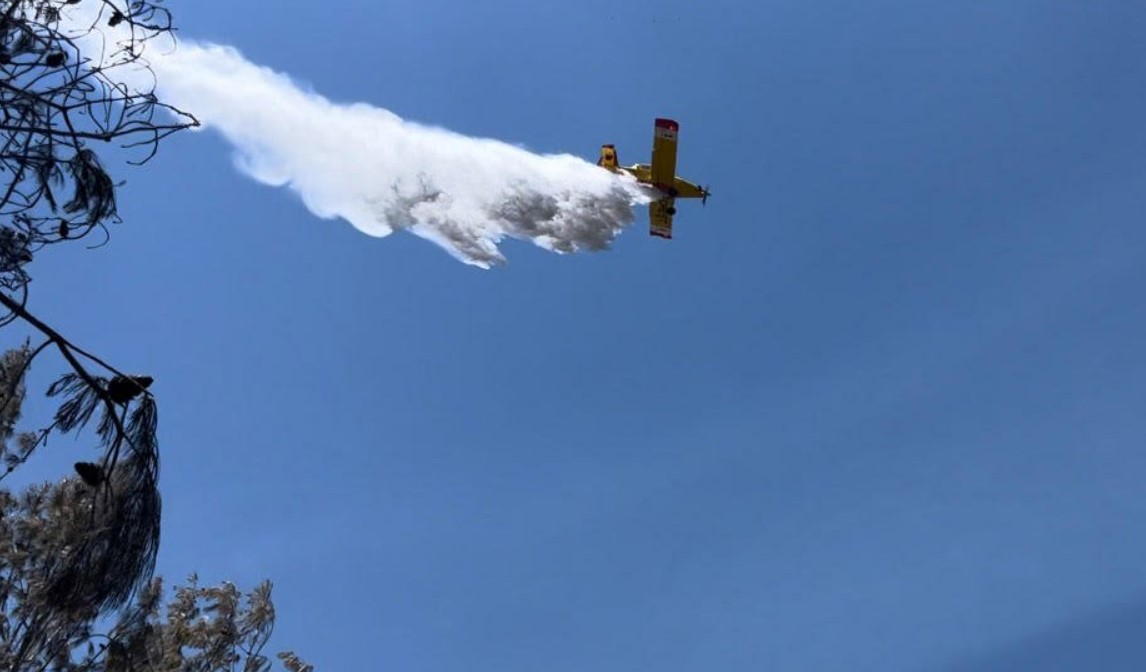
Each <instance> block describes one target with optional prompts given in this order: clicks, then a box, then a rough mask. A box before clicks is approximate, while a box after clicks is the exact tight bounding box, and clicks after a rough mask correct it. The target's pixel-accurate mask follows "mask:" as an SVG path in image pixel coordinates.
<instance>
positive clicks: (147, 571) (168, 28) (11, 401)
mask: <svg viewBox="0 0 1146 672" xmlns="http://www.w3.org/2000/svg"><path fill="white" fill-rule="evenodd" d="M171 33H172V25H171V17H170V14H169V13H168V11H167V10H166V9H164V8H163V7H161V6H160V0H0V115H2V116H0V305H2V306H3V309H2V310H3V311H6V312H2V313H0V329H2V328H4V327H7V326H9V325H12V324H14V323H17V322H21V323H23V325H25V326H27V327H31V328H32V329H33V330H34V331H35V332H38V334H39V336H38V339H39V340H38V342H35V343H33V342H32V341H29V342H28V343H26V344H25V345H24V346H23V347H21V348H17V349H15V350H13V351H10V352H8V353H7V354H6V355H5V356H4V357H3V359H2V360H0V439H2V440H3V445H2V446H0V457H2V458H3V460H4V462H5V465H6V466H5V471H4V473H3V475H0V480H2V479H3V478H4V476H6V475H7V474H8V473H11V472H12V471H13V470H14V469H16V468H18V467H19V466H20V465H21V464H23V463H24V461H25V460H27V459H28V457H29V456H30V455H31V454H32V453H33V452H34V451H35V450H36V449H37V448H39V447H40V446H43V445H44V443H45V442H46V441H47V439H48V438H49V436H51V435H52V434H54V433H78V432H85V431H93V432H94V434H95V437H96V438H97V439H98V446H99V449H100V451H101V454H100V456H99V458H98V459H97V460H95V461H90V462H89V461H81V462H77V463H76V471H77V473H78V474H79V475H80V477H81V478H80V479H78V480H75V482H74V483H72V484H70V485H67V486H64V487H62V489H59V490H54V491H51V493H50V495H51V497H56V498H63V500H66V502H67V503H68V505H69V506H72V507H81V506H82V507H86V513H85V516H86V520H85V522H84V524H82V525H78V526H77V527H75V529H71V530H70V531H69V534H70V535H71V536H69V543H68V545H67V546H66V549H65V550H63V551H61V552H59V553H55V554H54V555H52V556H50V562H49V561H45V562H43V563H42V564H41V565H39V566H38V568H37V570H36V571H37V572H39V574H38V575H37V577H36V578H35V581H34V584H35V591H34V592H35V596H36V600H37V601H36V603H35V607H36V608H37V609H40V611H39V612H36V613H37V614H38V615H37V618H41V619H47V620H46V621H44V622H43V623H39V622H38V621H35V619H32V620H31V621H29V620H27V619H28V618H30V617H27V618H25V621H27V624H26V625H25V626H24V627H25V630H23V631H22V632H23V635H21V636H22V637H23V639H22V640H21V641H24V642H30V641H34V639H35V638H34V637H33V635H35V636H36V637H41V639H42V638H43V637H49V638H51V637H56V636H57V635H59V634H60V633H61V632H63V631H61V630H58V627H64V626H59V625H58V624H60V623H73V622H76V623H78V622H83V619H84V618H89V617H90V618H95V617H97V616H98V615H99V614H101V613H107V612H110V611H111V610H114V609H117V608H120V607H123V606H124V605H126V604H128V603H129V602H130V601H131V598H132V596H133V595H134V594H136V592H137V591H138V589H139V588H140V587H142V586H146V585H147V582H148V581H149V579H150V577H151V574H152V572H153V569H154V565H155V557H156V553H157V551H158V547H159V531H160V525H159V523H160V509H161V505H160V496H159V490H158V477H159V448H158V442H157V439H156V426H157V422H158V411H157V406H156V403H155V398H154V396H153V395H152V394H151V392H149V391H148V388H149V386H150V385H151V383H152V379H151V378H150V377H148V376H143V375H136V374H129V373H125V372H124V371H121V370H119V369H117V368H115V367H114V366H112V365H111V364H109V363H107V362H105V361H104V360H102V359H100V358H99V357H97V356H96V355H94V354H92V353H90V352H88V351H86V350H84V349H82V348H81V347H79V346H77V345H76V344H75V343H74V342H72V341H71V340H69V339H67V338H65V337H64V336H63V335H62V334H60V333H59V332H58V331H56V330H55V329H53V328H52V327H51V326H49V325H48V324H47V323H46V322H44V321H43V320H41V319H39V318H38V317H36V316H35V315H34V314H33V313H32V312H31V311H30V310H29V308H28V303H29V301H28V299H29V292H28V289H29V281H30V277H29V275H28V273H27V270H26V269H27V266H28V264H29V263H30V262H31V261H32V260H33V259H34V258H35V257H36V256H37V255H39V254H42V253H43V252H44V251H45V250H46V249H47V248H48V247H50V246H52V245H56V244H61V243H65V242H67V243H71V242H78V241H83V240H88V239H89V237H90V236H91V235H92V234H93V233H95V232H99V233H101V234H102V238H101V239H98V240H97V242H96V245H102V244H104V243H105V242H106V241H107V239H108V232H109V229H108V227H109V225H111V224H115V223H118V222H119V221H120V220H119V218H118V216H117V214H116V189H117V187H118V185H117V184H116V182H115V181H114V180H113V179H112V177H111V176H110V175H109V173H108V172H107V170H106V169H105V168H104V163H103V161H101V157H100V155H99V154H97V151H96V148H99V150H100V151H101V152H103V153H104V157H103V158H107V157H108V156H109V155H110V156H111V157H114V158H116V159H123V160H125V161H127V162H129V163H135V164H139V163H143V162H146V161H147V160H148V159H150V158H151V157H152V156H153V155H154V154H155V151H156V150H157V148H158V145H159V143H160V142H161V141H162V140H163V139H164V138H166V137H167V136H169V135H170V134H172V133H174V132H176V131H179V130H181V129H185V128H188V127H190V126H195V125H197V122H196V121H195V119H194V118H193V117H191V116H190V115H188V114H186V113H184V112H182V111H180V110H178V109H175V108H174V107H172V106H170V105H167V104H165V103H163V102H161V101H160V100H159V99H158V97H157V96H156V95H155V92H154V78H153V77H152V76H151V74H150V70H149V69H148V67H147V63H146V61H145V60H144V58H143V53H144V46H145V45H146V44H147V43H148V42H150V41H153V40H156V39H161V38H169V37H170V36H171ZM125 82H130V84H128V83H125ZM89 246H90V242H89ZM49 352H54V353H56V354H58V355H59V356H60V358H61V359H62V361H63V364H64V365H65V366H66V369H67V372H66V373H64V374H63V375H62V376H61V377H60V378H59V379H58V380H56V382H54V383H53V384H52V385H51V386H50V387H49V388H48V390H47V393H48V395H49V396H52V397H57V398H58V399H59V400H60V405H59V407H58V409H57V411H56V413H55V415H54V418H53V421H52V422H51V424H50V425H49V426H47V427H44V428H42V429H40V430H38V431H34V432H22V433H18V432H16V430H15V427H16V423H17V421H18V419H19V408H20V406H21V403H22V401H23V398H24V395H25V392H26V391H25V389H24V385H25V382H24V381H25V374H26V372H27V370H28V367H29V366H30V365H31V364H32V362H33V360H35V359H37V358H38V357H39V356H41V355H43V354H45V353H49ZM43 496H44V497H47V496H48V494H47V493H46V494H43ZM28 506H31V504H28ZM0 540H2V538H0ZM28 595H31V593H28V594H27V595H25V597H28ZM65 615H66V617H65ZM74 618H78V619H79V620H78V621H76V620H69V619H74ZM61 619H62V620H61ZM22 622H24V621H22ZM37 623H39V625H38V626H37V627H39V630H36V629H35V628H32V626H33V625H37ZM44 623H54V624H57V625H53V626H52V627H57V626H58V627H57V630H52V628H47V629H46V630H45V628H46V627H47V626H45V625H44ZM67 627H72V626H71V625H68V626H67ZM66 629H67V628H65V630H66ZM52 633H55V634H52ZM65 634H66V633H65ZM61 636H62V635H61ZM29 638H32V639H29ZM0 640H5V641H6V640H7V638H5V637H0ZM36 641H39V640H36ZM44 641H46V640H44ZM52 641H56V640H52ZM60 641H68V640H67V637H66V636H65V637H64V639H63V640H60ZM40 643H41V644H42V641H41V642H40ZM37 645H39V644H37ZM24 657H26V656H22V657H18V658H19V659H20V660H23V658H24ZM61 669H62V668H61Z"/></svg>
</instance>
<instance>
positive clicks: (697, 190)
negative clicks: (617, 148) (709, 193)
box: [616, 163, 705, 198]
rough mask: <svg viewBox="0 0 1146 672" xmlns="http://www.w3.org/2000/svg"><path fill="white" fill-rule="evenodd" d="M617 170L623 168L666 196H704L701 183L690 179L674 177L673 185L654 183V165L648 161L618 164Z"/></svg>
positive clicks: (639, 180)
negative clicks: (629, 164) (697, 183)
mask: <svg viewBox="0 0 1146 672" xmlns="http://www.w3.org/2000/svg"><path fill="white" fill-rule="evenodd" d="M616 169H617V170H623V171H625V172H626V173H628V174H630V175H632V176H633V177H635V178H637V181H638V182H641V183H644V184H648V185H651V186H653V187H656V188H657V189H659V190H660V191H661V192H663V193H664V195H665V196H671V197H673V198H703V197H704V193H705V191H704V189H703V188H702V187H700V186H699V185H696V184H693V183H692V182H689V181H688V180H685V179H681V178H680V177H675V176H674V177H673V182H672V185H660V184H653V180H652V166H650V165H649V164H647V163H634V164H633V165H631V166H617V168H616Z"/></svg>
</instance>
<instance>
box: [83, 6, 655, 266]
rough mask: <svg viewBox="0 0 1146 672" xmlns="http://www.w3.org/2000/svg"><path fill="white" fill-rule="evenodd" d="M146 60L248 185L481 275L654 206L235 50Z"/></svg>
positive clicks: (168, 51)
mask: <svg viewBox="0 0 1146 672" xmlns="http://www.w3.org/2000/svg"><path fill="white" fill-rule="evenodd" d="M87 18H88V17H86V16H84V17H77V20H76V25H80V24H82V23H85V21H86V19H87ZM85 25H89V26H90V25H92V24H91V23H86V24H85ZM105 30H106V29H105ZM91 44H92V46H93V47H94V42H92V43H91ZM146 58H147V61H148V62H149V63H150V65H151V67H152V69H153V70H154V71H155V75H156V79H157V81H158V93H159V96H160V99H161V100H163V101H164V102H166V103H170V104H172V105H175V106H176V107H178V108H180V109H183V110H185V111H187V112H190V113H191V114H193V115H195V117H196V118H198V119H199V121H200V122H201V123H202V124H203V126H204V127H205V128H208V129H214V130H215V131H218V132H219V133H221V134H222V135H223V136H224V137H226V138H227V140H228V141H230V142H231V144H232V145H234V147H235V149H236V163H237V165H238V167H239V169H240V170H242V171H243V172H245V173H247V174H248V175H250V176H251V177H253V178H255V179H256V180H258V181H260V182H263V183H265V184H268V185H272V186H287V187H289V188H290V189H292V190H293V191H295V192H296V193H298V194H299V196H300V197H301V198H302V200H303V202H304V203H305V204H306V206H307V208H309V209H310V211H311V212H313V213H314V214H315V215H317V216H319V217H323V218H334V217H341V218H343V219H345V220H347V221H348V222H350V223H351V224H353V225H354V226H355V227H356V228H357V229H358V230H360V231H362V232H363V233H366V234H369V235H372V236H386V235H389V234H390V233H392V232H393V231H395V230H399V229H409V230H410V231H412V232H413V233H415V234H417V235H419V236H421V237H423V238H426V239H429V240H431V241H433V242H435V243H437V244H438V245H440V246H442V247H443V248H445V249H446V250H447V251H448V252H450V253H451V254H453V255H454V256H455V257H457V258H458V259H460V260H462V261H464V262H466V263H469V264H473V265H476V266H480V267H483V268H489V267H490V266H492V265H494V264H500V263H503V262H504V261H505V257H504V256H503V255H502V253H501V252H500V250H499V249H498V243H499V242H501V241H502V240H503V239H504V238H506V237H510V238H519V239H524V240H530V241H532V242H534V243H535V244H537V245H539V246H541V247H543V248H546V249H549V250H552V251H555V252H562V253H566V252H577V251H582V250H602V249H605V248H607V247H608V246H609V244H610V242H611V241H612V240H613V238H615V237H616V236H617V234H618V233H620V231H621V230H622V229H623V228H624V227H625V226H626V225H628V224H629V223H631V222H632V221H633V206H634V205H637V204H643V203H647V202H649V200H650V198H649V195H648V193H647V191H646V190H645V189H644V188H643V187H641V186H640V185H639V184H638V183H637V182H636V181H635V180H633V179H632V178H631V177H629V176H627V175H617V174H613V173H611V172H608V171H605V170H602V169H601V168H598V167H597V166H595V165H593V164H592V163H589V162H587V161H584V160H582V159H580V158H578V157H576V156H572V155H567V154H563V155H540V154H536V153H533V152H530V151H528V150H525V149H522V148H520V147H516V146H513V145H510V144H507V143H504V142H500V141H497V140H491V139H477V138H471V137H467V136H463V135H460V134H457V133H453V132H450V131H447V130H444V129H440V128H434V127H430V126H425V125H421V124H417V123H414V122H410V121H407V120H404V119H402V118H400V117H399V116H397V115H395V114H394V113H392V112H390V111H388V110H385V109H382V108H379V107H375V106H372V105H368V104H364V103H354V104H339V103H335V102H332V101H330V100H327V99H326V98H323V97H322V96H320V95H317V94H315V93H312V92H308V91H305V90H303V89H301V88H300V87H299V86H297V85H296V84H294V83H293V82H292V81H291V79H290V78H289V77H288V76H286V75H284V74H281V73H277V72H274V71H272V70H270V69H268V68H265V67H261V66H258V65H255V64H253V63H251V62H250V61H247V60H246V59H245V58H243V56H242V55H241V54H240V53H239V52H238V51H237V50H236V49H234V48H232V47H227V46H220V45H213V44H200V43H196V42H194V41H187V40H182V41H180V42H179V43H178V44H177V45H175V47H174V48H173V49H172V48H170V45H168V47H167V48H164V49H155V48H149V49H148V50H147V54H146Z"/></svg>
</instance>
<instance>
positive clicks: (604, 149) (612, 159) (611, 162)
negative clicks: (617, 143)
mask: <svg viewBox="0 0 1146 672" xmlns="http://www.w3.org/2000/svg"><path fill="white" fill-rule="evenodd" d="M597 165H598V166H601V167H602V168H608V169H609V170H616V169H617V149H616V147H614V146H613V145H601V156H600V158H598V159H597Z"/></svg>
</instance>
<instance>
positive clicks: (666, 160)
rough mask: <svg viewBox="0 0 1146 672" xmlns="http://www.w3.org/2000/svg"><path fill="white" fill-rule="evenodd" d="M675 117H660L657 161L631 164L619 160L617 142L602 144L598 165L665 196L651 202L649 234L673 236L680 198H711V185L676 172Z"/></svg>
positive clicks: (655, 146) (656, 132) (704, 200)
mask: <svg viewBox="0 0 1146 672" xmlns="http://www.w3.org/2000/svg"><path fill="white" fill-rule="evenodd" d="M679 127H680V126H679V124H677V123H676V122H675V121H673V120H672V119H657V120H656V123H655V125H654V126H653V162H652V164H651V165H650V164H647V163H637V164H633V165H631V166H628V167H626V166H621V165H618V164H617V149H616V147H614V146H613V145H601V157H600V158H599V159H597V165H598V166H601V167H602V168H606V169H608V170H611V171H613V172H614V173H616V172H620V171H624V172H626V173H628V174H630V175H632V176H633V177H635V178H637V181H638V182H641V183H642V184H648V185H651V186H652V187H654V188H655V189H656V190H657V191H659V192H660V193H661V197H660V198H659V199H657V200H655V201H653V202H652V203H649V235H653V236H659V237H660V238H672V216H673V215H675V214H676V199H678V198H699V199H700V204H701V205H704V204H706V203H707V202H708V188H706V187H700V186H697V185H695V184H693V183H692V182H688V181H686V180H682V179H681V178H679V177H677V175H676V135H677V129H678V128H679Z"/></svg>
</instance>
